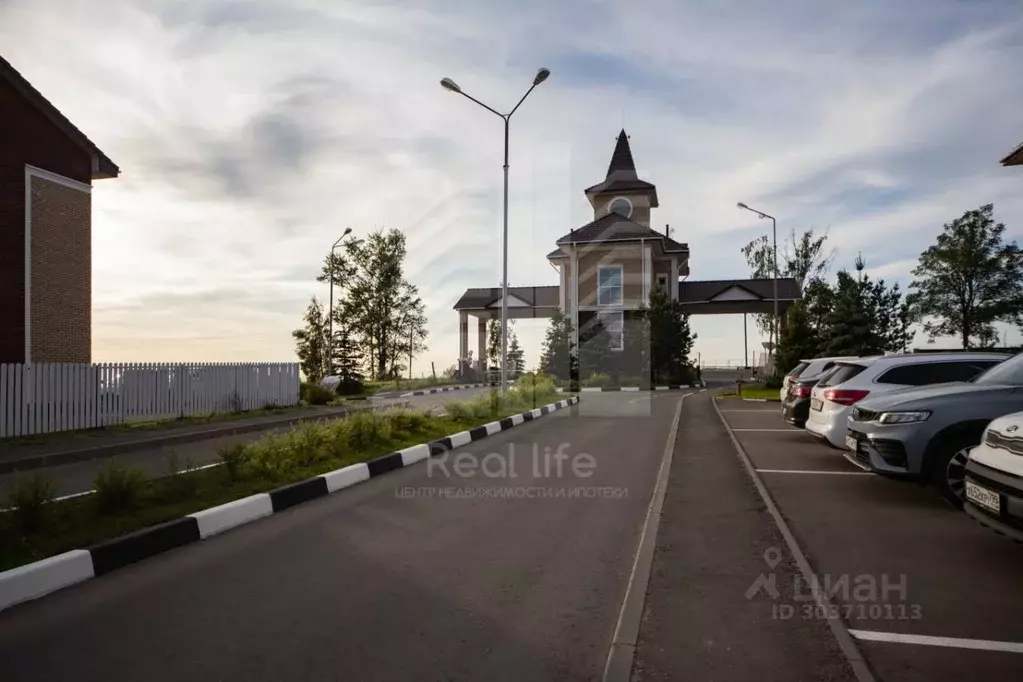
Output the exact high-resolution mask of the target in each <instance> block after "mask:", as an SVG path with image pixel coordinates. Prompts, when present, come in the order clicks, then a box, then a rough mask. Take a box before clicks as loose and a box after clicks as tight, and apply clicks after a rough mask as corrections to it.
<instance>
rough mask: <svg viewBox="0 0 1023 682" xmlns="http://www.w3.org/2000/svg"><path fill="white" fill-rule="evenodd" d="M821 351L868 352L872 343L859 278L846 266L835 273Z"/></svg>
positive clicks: (836, 354)
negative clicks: (832, 295)
mask: <svg viewBox="0 0 1023 682" xmlns="http://www.w3.org/2000/svg"><path fill="white" fill-rule="evenodd" d="M826 330H827V332H826V341H825V343H824V355H827V356H843V355H869V354H871V353H872V352H875V351H874V350H873V348H874V345H875V337H874V335H873V334H872V332H871V329H870V319H869V318H868V315H867V309H866V305H865V304H864V296H863V288H862V286H861V284H860V282H859V281H858V280H856V279H854V278H853V276H852V275H850V274H849V273H848V272H847V271H845V270H840V271H839V273H838V283H837V284H836V285H835V295H834V303H833V306H832V308H831V312H830V313H829V314H828V317H827V325H826Z"/></svg>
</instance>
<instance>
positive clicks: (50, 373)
mask: <svg viewBox="0 0 1023 682" xmlns="http://www.w3.org/2000/svg"><path fill="white" fill-rule="evenodd" d="M298 399H299V371H298V365H297V364H296V363H262V364H246V363H173V364H172V363H151V362H146V363H137V362H128V363H98V364H93V365H85V364H75V363H31V364H0V438H11V437H15V436H29V435H36V434H42V433H52V432H56V431H69V430H75V429H86V428H94V427H98V426H107V425H110V424H121V423H126V422H132V421H151V420H162V419H175V418H178V417H190V416H201V415H206V414H210V413H212V412H224V411H230V410H236V409H242V410H254V409H259V408H262V407H263V406H264V405H268V404H274V405H282V406H287V405H296V404H297V403H298Z"/></svg>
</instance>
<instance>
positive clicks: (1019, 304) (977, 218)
mask: <svg viewBox="0 0 1023 682" xmlns="http://www.w3.org/2000/svg"><path fill="white" fill-rule="evenodd" d="M1004 234H1005V225H1004V224H1002V223H996V222H995V219H994V205H993V204H985V205H984V206H981V207H980V208H978V209H975V210H972V211H967V212H966V213H964V214H963V215H962V216H961V217H959V218H956V219H955V220H953V221H952V222H951V223H946V224H945V227H944V231H943V232H942V233H941V234H940V235H939V236H938V240H937V242H936V243H935V244H933V245H931V246H930V247H928V248H927V250H926V251H924V252H923V253H921V254H920V261H919V264H918V265H917V267H916V269H914V270H913V281H912V283H911V284H910V285H909V288H910V295H909V297H908V298H907V302H908V303H909V309H910V318H911V320H913V321H916V322H922V323H923V329H924V332H925V333H926V334H927V335H928V336H929V337H930V338H931V339H932V340H933V339H934V338H936V337H938V336H958V337H959V339H960V340H961V342H962V345H963V348H972V347H974V346H976V345H982V344H988V343H990V342H991V339H993V338H995V339H997V334H996V333H995V330H994V323H995V322H998V321H1006V322H1015V323H1017V324H1019V323H1020V321H1021V318H1023V255H1021V252H1020V248H1019V247H1018V246H1017V245H1016V242H1015V241H1010V242H1006V241H1005V240H1004Z"/></svg>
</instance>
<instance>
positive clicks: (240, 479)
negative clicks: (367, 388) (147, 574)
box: [0, 382, 567, 570]
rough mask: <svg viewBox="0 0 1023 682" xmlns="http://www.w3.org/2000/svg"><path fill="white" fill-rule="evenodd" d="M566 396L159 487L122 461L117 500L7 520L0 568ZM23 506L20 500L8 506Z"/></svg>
mask: <svg viewBox="0 0 1023 682" xmlns="http://www.w3.org/2000/svg"><path fill="white" fill-rule="evenodd" d="M566 397H567V396H565V395H561V394H557V393H555V392H554V387H553V385H552V384H549V383H544V382H538V384H537V386H536V394H535V401H534V393H533V387H532V386H529V387H527V388H526V389H524V390H519V389H512V390H510V391H509V392H508V397H507V399H504V400H501V399H500V398H499V397H498V396H497V394H496V392H495V393H492V394H491V395H482V396H477V397H475V398H473V399H471V400H467V401H461V402H457V403H452V404H457V405H459V407H458V408H455V409H454V411H453V412H452V411H450V410H449V413H448V415H447V416H444V417H438V416H435V415H430V414H428V413H426V412H418V411H414V410H408V409H394V410H388V411H386V412H360V413H355V414H353V415H351V416H348V417H345V418H344V419H338V420H331V421H327V422H314V423H305V424H302V425H300V426H298V427H296V428H294V429H292V430H290V431H288V432H286V433H281V434H270V435H268V436H265V437H264V438H262V439H260V440H259V441H256V442H254V443H249V444H245V445H243V444H235V445H233V446H228V447H225V448H222V449H221V451H220V455H221V459H222V461H223V462H224V464H225V465H224V466H220V467H214V468H210V469H205V470H202V471H193V472H189V473H184V474H177V475H174V476H167V477H164V478H159V479H154V480H146V481H137V480H134V479H135V476H134V475H133V474H131V473H130V471H129V472H128V473H126V471H125V468H124V467H120V466H119V465H118V464H117V463H116V462H112V463H111V465H110V466H109V467H108V469H107V470H104V471H103V472H101V473H100V474H99V475H98V476H97V479H98V480H97V483H98V485H97V488H100V487H101V486H102V487H103V489H104V490H107V491H108V494H105V495H103V496H101V495H99V494H93V495H87V496H83V497H77V498H72V499H70V500H64V501H60V502H50V503H47V504H45V508H46V509H45V512H46V513H45V514H39V513H38V510H32V512H33V513H32V514H31V515H30V516H31V520H32V523H31V524H29V525H26V524H24V523H23V521H24V518H25V517H24V515H19V514H17V513H12V512H8V513H0V570H7V569H10V568H13V567H16V566H21V565H23V564H26V563H30V562H32V561H38V560H40V559H44V558H46V557H49V556H53V555H55V554H60V553H62V552H66V551H68V550H71V549H78V548H84V547H88V546H89V545H92V544H95V543H97V542H101V541H103V540H108V539H110V538H114V537H117V536H119V535H123V534H125V533H129V532H132V531H135V530H138V529H141V528H145V527H147V526H151V525H154V524H157V523H161V522H164V521H169V520H171V519H175V518H179V517H181V516H185V515H187V514H191V513H193V512H196V511H199V510H202V509H207V508H209V507H214V506H216V505H219V504H224V503H226V502H230V501H232V500H237V499H240V498H242V497H246V496H248V495H253V494H255V493H259V492H266V491H268V490H272V489H274V488H277V487H280V486H282V485H285V484H288V483H292V482H295V481H300V480H303V479H305V478H309V477H311V476H316V475H318V474H322V473H325V472H328V471H333V470H335V469H340V468H341V467H344V466H347V465H349V464H355V463H357V462H365V461H368V460H370V459H373V458H375V457H379V456H380V455H384V454H387V453H389V452H393V451H395V450H400V449H402V448H405V447H409V446H411V445H416V444H418V443H423V442H427V441H431V440H436V439H439V438H442V437H444V436H448V435H450V434H452V433H456V432H459V431H464V430H467V429H470V428H474V427H476V426H480V425H482V424H485V423H487V422H489V421H493V420H495V419H500V418H503V417H506V416H508V415H511V414H515V413H518V412H522V411H524V410H527V409H532V408H533V407H538V406H540V405H545V404H548V403H551V402H554V401H556V400H561V399H564V398H566ZM452 404H449V406H450V405H452ZM131 471H133V470H131ZM185 477H187V478H185ZM15 488H16V489H19V490H28V491H31V490H32V489H35V488H38V489H39V490H41V491H43V492H41V493H39V494H33V495H29V494H27V493H26V494H25V495H23V499H26V500H28V502H27V503H28V504H35V503H36V500H37V498H39V496H40V495H42V494H43V493H45V489H46V486H45V484H44V482H42V481H38V480H35V481H33V482H32V485H31V486H29V485H28V484H26V485H24V486H18V485H16V486H15ZM16 503H17V500H16V499H14V498H13V497H12V499H9V500H5V501H3V503H2V504H0V507H9V506H14V505H15V504H16Z"/></svg>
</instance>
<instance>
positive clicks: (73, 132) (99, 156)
mask: <svg viewBox="0 0 1023 682" xmlns="http://www.w3.org/2000/svg"><path fill="white" fill-rule="evenodd" d="M0 78H2V79H4V80H5V81H7V82H8V83H10V84H11V86H12V87H13V88H14V89H15V90H17V91H18V92H19V93H20V94H21V96H22V97H24V98H25V99H26V100H28V101H29V102H31V103H32V104H33V105H34V106H35V107H36V108H37V109H38V110H39V111H40V113H42V114H43V115H44V116H46V118H48V119H49V120H50V122H51V123H53V124H54V125H56V126H57V127H58V128H59V129H60V130H61V131H62V132H63V133H64V134H65V135H67V136H68V137H69V138H71V141H72V142H74V143H75V144H77V145H78V146H79V147H81V148H82V150H83V151H85V152H86V153H87V154H89V156H91V157H92V178H93V180H99V179H101V178H116V177H117V175H118V173H120V169H119V168H118V167H117V165H116V164H115V163H114V162H113V161H111V160H110V158H109V157H108V156H107V155H106V154H104V153H103V152H102V151H100V149H99V147H97V146H96V145H95V143H93V141H92V140H90V139H89V138H88V137H86V136H85V133H83V132H82V131H81V130H79V129H78V128H76V127H75V125H74V124H73V123H71V121H69V120H68V119H67V117H66V116H64V114H62V113H60V111H59V110H58V109H57V107H55V106H53V104H52V103H51V102H50V100H48V99H46V98H45V97H43V95H42V93H41V92H39V91H38V90H36V89H35V88H34V87H32V84H31V83H29V82H28V81H27V80H25V77H24V76H22V75H21V74H20V73H18V70H17V69H15V68H14V67H13V66H11V64H10V62H8V61H7V60H6V59H4V58H3V57H0Z"/></svg>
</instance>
